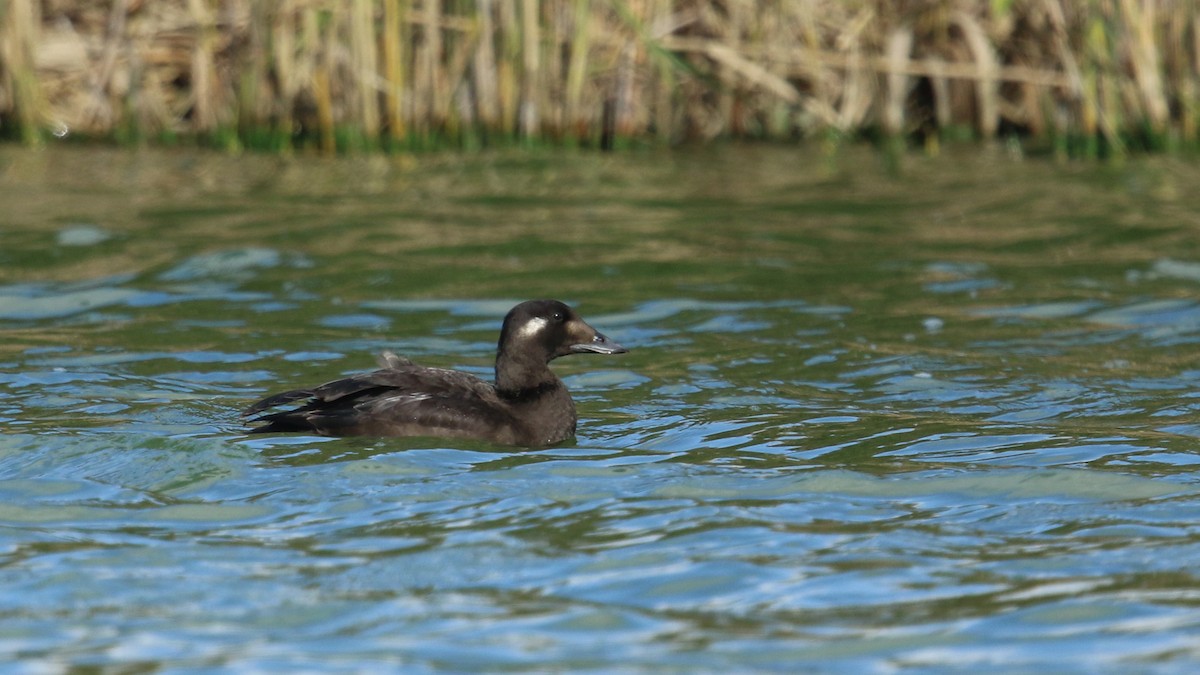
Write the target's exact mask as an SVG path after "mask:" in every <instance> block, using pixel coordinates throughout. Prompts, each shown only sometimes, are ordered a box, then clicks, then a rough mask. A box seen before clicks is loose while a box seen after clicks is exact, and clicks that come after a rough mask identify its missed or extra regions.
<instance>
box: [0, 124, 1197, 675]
mask: <svg viewBox="0 0 1200 675" xmlns="http://www.w3.org/2000/svg"><path fill="white" fill-rule="evenodd" d="M1197 185H1200V169H1198V167H1197V166H1196V165H1193V164H1191V163H1187V162H1181V161H1176V160H1167V159H1149V160H1138V161H1134V162H1130V163H1128V164H1126V165H1124V166H1121V167H1107V168H1105V167H1097V166H1092V165H1087V166H1084V165H1055V164H1052V163H1048V162H1042V161H1037V160H1015V159H1013V158H1012V157H1010V156H1008V155H1006V154H1004V153H1002V152H999V151H992V150H988V149H973V150H971V151H969V152H964V153H963V155H962V156H951V155H944V156H942V157H938V158H934V159H919V158H909V159H907V160H905V163H904V166H903V167H902V170H901V171H900V172H899V173H898V174H889V173H888V172H886V171H885V170H884V167H883V164H882V162H879V161H878V160H877V159H876V158H875V157H874V156H873V155H871V154H870V153H869V152H868V151H848V152H846V154H843V155H840V156H833V157H830V156H823V155H821V154H820V152H819V151H818V150H816V149H812V148H800V149H795V148H787V149H779V148H774V149H768V148H726V149H721V150H709V151H692V152H677V153H674V154H653V153H647V154H627V155H619V156H597V155H589V154H561V155H559V154H531V155H527V154H518V153H499V154H484V155H472V156H434V157H421V156H418V157H403V158H379V157H373V158H349V159H342V160H336V161H326V160H317V159H312V158H294V159H279V158H271V157H260V156H250V155H247V156H241V157H228V156H214V155H207V154H201V153H195V152H192V151H180V152H159V151H149V150H144V151H135V152H118V151H108V150H96V149H83V148H69V147H68V148H49V149H44V150H40V151H33V150H24V149H18V148H13V147H0V205H2V207H0V336H2V340H0V421H2V422H3V435H0V661H2V662H7V663H9V664H19V666H18V667H20V668H22V672H57V671H59V670H65V669H69V668H72V667H75V668H83V669H86V668H88V667H100V668H107V669H112V670H114V671H117V672H135V671H147V670H156V669H165V670H184V669H214V670H226V669H228V670H239V671H246V670H260V671H275V672H292V671H297V670H303V671H314V670H315V671H339V672H344V671H362V672H365V671H370V672H379V671H386V670H394V671H403V672H433V671H444V672H461V671H469V670H489V671H523V670H532V669H536V670H541V671H552V672H565V671H606V672H611V671H617V672H645V671H655V672H689V673H691V672H753V671H777V672H795V671H797V670H801V671H844V672H856V673H857V672H895V671H904V672H907V671H913V672H925V671H939V670H955V671H967V672H1014V671H1016V672H1033V671H1054V672H1073V671H1086V672H1094V671H1097V670H1100V671H1108V672H1186V671H1189V670H1191V669H1194V668H1197V667H1200V580H1198V577H1197V574H1198V573H1197V570H1200V526H1198V523H1200V487H1198V482H1200V452H1198V451H1200V441H1198V438H1200V421H1198V418H1200V400H1198V399H1197V386H1196V385H1197V380H1198V379H1200V377H1198V376H1200V361H1198V360H1197V355H1198V354H1200V190H1197V189H1196V186H1197ZM545 296H551V297H559V298H562V299H564V300H567V301H570V302H571V303H573V304H575V305H576V306H577V307H578V308H579V310H580V312H581V313H582V314H583V315H584V316H585V317H586V318H588V319H589V320H590V321H591V322H592V323H593V324H594V325H596V326H597V327H598V328H600V329H601V330H603V331H605V332H606V333H608V334H609V335H610V336H612V337H613V338H615V339H616V340H618V341H619V342H621V343H623V344H625V345H626V346H628V347H630V348H631V351H630V353H629V354H626V355H622V356H614V357H599V356H573V357H570V358H566V359H562V360H561V361H558V362H556V370H557V371H558V372H559V373H560V374H561V375H562V376H563V377H564V379H565V380H566V381H567V383H568V385H569V386H570V387H571V389H572V391H573V392H574V394H575V399H576V402H577V404H578V407H579V412H580V418H581V419H580V426H579V433H578V437H577V438H576V439H575V440H574V441H572V442H568V443H566V444H564V445H561V446H558V447H553V448H549V449H543V450H534V451H529V450H520V449H512V448H505V447H493V446H489V445H486V444H480V443H467V442H448V441H439V440H436V439H383V440H380V439H332V440H331V439H322V438H316V437H307V436H291V437H286V436H246V435H244V434H243V431H242V424H241V421H240V418H239V411H240V410H241V409H242V408H243V407H245V406H246V405H247V404H248V403H250V402H252V401H253V400H255V399H256V398H258V397H261V396H262V395H264V394H265V393H267V392H270V391H278V390H281V389H283V388H293V387H298V386H303V385H308V384H314V383H317V382H321V381H325V380H329V379H333V378H335V377H338V376H340V375H343V374H346V373H352V372H356V371H361V370H365V369H368V368H370V367H372V365H373V356H374V354H375V353H377V352H379V351H381V350H384V349H392V350H395V351H397V352H401V353H404V354H406V355H408V356H410V357H412V358H413V359H415V360H417V361H419V362H422V363H426V364H429V365H437V366H444V367H454V368H460V369H465V370H468V371H470V372H473V373H477V374H480V375H485V376H486V375H488V374H489V373H490V368H491V359H492V357H493V355H494V350H495V339H496V335H497V331H498V326H499V321H500V319H501V317H502V316H503V314H504V312H505V311H506V310H507V309H508V308H509V307H510V306H511V305H512V304H513V303H515V302H516V301H519V300H522V299H526V298H531V297H545Z"/></svg>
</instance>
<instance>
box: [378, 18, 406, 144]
mask: <svg viewBox="0 0 1200 675" xmlns="http://www.w3.org/2000/svg"><path fill="white" fill-rule="evenodd" d="M400 1H401V0H383V26H382V28H381V30H380V39H381V41H382V42H383V73H384V82H385V89H384V92H383V93H384V108H385V110H386V111H387V114H386V117H387V128H388V137H389V138H391V139H392V141H400V140H402V139H403V138H404V136H405V133H406V128H405V124H404V116H403V112H402V111H403V108H402V105H401V104H402V101H403V96H404V51H403V49H402V48H401V42H400V40H401V37H400V36H401V34H402V31H401V16H402V15H401V11H402V8H401V6H400Z"/></svg>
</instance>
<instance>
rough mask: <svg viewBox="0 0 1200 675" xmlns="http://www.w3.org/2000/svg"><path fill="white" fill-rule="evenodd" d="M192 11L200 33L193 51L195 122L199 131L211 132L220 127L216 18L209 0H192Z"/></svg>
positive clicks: (192, 16)
mask: <svg viewBox="0 0 1200 675" xmlns="http://www.w3.org/2000/svg"><path fill="white" fill-rule="evenodd" d="M188 11H189V13H190V14H191V18H192V22H193V25H194V26H195V30H196V33H197V38H196V46H195V49H194V51H193V52H192V73H191V76H192V96H191V103H192V123H193V127H194V128H195V130H196V131H197V132H200V133H210V132H212V131H215V130H216V128H217V106H218V103H219V97H220V94H219V92H218V87H217V82H216V79H215V78H216V73H215V71H216V65H215V63H214V60H215V57H214V52H215V44H216V39H217V36H216V22H215V21H214V20H213V18H212V15H211V13H210V12H209V8H208V6H207V2H206V1H205V0H188Z"/></svg>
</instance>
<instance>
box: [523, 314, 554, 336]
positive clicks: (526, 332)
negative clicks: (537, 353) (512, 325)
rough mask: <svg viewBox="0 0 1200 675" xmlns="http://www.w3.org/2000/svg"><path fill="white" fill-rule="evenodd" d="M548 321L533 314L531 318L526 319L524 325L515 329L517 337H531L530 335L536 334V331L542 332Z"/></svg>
mask: <svg viewBox="0 0 1200 675" xmlns="http://www.w3.org/2000/svg"><path fill="white" fill-rule="evenodd" d="M548 323H550V322H549V321H547V320H546V319H544V318H543V317H540V316H535V317H533V318H532V319H530V320H528V321H526V322H525V325H523V326H521V327H520V328H519V329H517V337H519V338H531V337H533V336H535V335H537V334H538V333H540V332H542V329H543V328H545V327H546V324H548Z"/></svg>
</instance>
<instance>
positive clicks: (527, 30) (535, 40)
mask: <svg viewBox="0 0 1200 675" xmlns="http://www.w3.org/2000/svg"><path fill="white" fill-rule="evenodd" d="M539 4H540V3H539V2H538V0H521V37H522V41H521V56H522V59H521V65H522V67H523V71H522V73H521V103H520V108H521V110H520V122H519V123H520V133H521V135H522V136H524V137H525V138H534V137H535V136H536V135H537V131H538V125H539V124H540V112H541V111H540V110H539V107H540V106H539V103H540V101H539V96H538V90H539V87H540V86H541V58H540V57H541V54H540V51H541V50H540V49H539V43H540V41H541V26H540V24H539V23H538V5H539Z"/></svg>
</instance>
